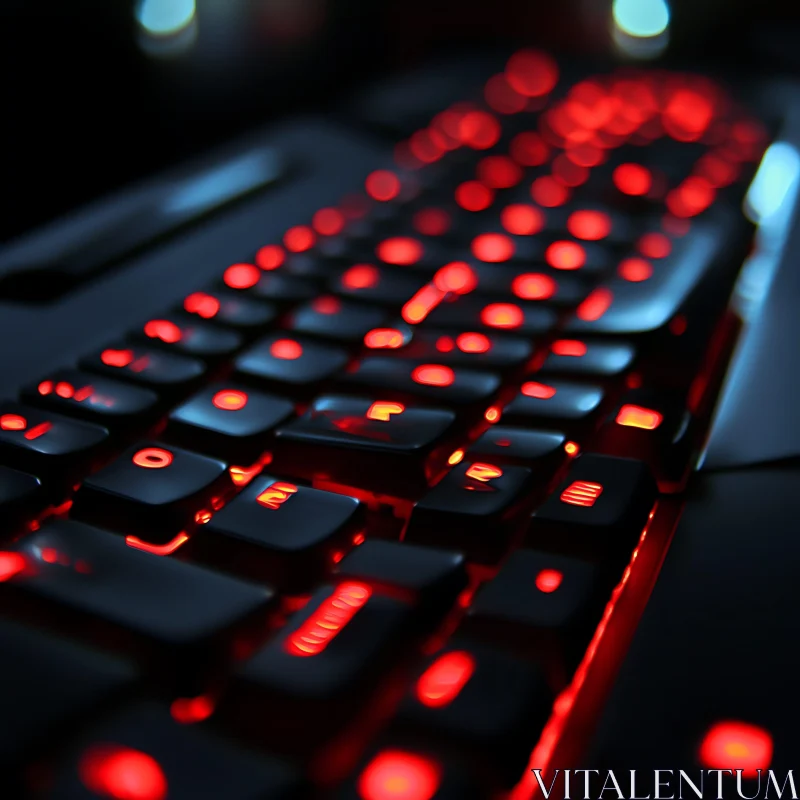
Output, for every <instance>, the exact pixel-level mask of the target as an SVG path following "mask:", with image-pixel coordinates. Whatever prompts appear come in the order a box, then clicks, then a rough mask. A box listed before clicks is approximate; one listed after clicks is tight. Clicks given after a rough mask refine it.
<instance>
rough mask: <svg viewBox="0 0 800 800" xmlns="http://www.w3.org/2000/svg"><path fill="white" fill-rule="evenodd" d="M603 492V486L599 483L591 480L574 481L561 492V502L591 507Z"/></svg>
mask: <svg viewBox="0 0 800 800" xmlns="http://www.w3.org/2000/svg"><path fill="white" fill-rule="evenodd" d="M602 493H603V487H602V486H601V485H600V484H599V483H590V482H589V481H573V482H572V483H571V484H570V485H569V486H567V488H566V489H564V491H563V492H561V502H562V503H567V504H568V505H571V506H583V507H584V508H591V506H593V505H594V504H595V503H596V502H597V498H598V497H600V495H601V494H602Z"/></svg>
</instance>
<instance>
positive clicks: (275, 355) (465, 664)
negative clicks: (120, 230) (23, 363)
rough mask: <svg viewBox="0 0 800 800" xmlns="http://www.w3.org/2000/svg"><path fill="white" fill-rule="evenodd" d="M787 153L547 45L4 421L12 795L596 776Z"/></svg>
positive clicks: (376, 798)
mask: <svg viewBox="0 0 800 800" xmlns="http://www.w3.org/2000/svg"><path fill="white" fill-rule="evenodd" d="M767 143H768V134H767V131H766V129H765V128H764V127H763V126H762V125H761V124H760V123H759V122H758V121H756V120H754V119H753V118H751V117H750V116H749V115H748V113H747V112H746V111H745V110H744V109H743V108H742V107H740V106H739V105H738V104H737V102H736V100H735V99H734V98H732V97H731V96H730V95H729V94H728V93H727V92H726V91H725V90H724V89H723V88H722V87H721V86H720V85H718V84H717V83H715V82H712V81H711V80H709V79H707V78H705V77H702V76H697V75H688V74H678V73H668V72H657V71H640V70H637V69H620V70H618V71H616V72H611V73H609V74H603V75H598V76H594V77H591V78H588V79H585V80H581V81H580V82H577V83H573V84H571V85H570V84H569V83H565V81H564V80H559V71H558V67H557V65H556V63H555V62H554V61H553V60H552V59H551V58H550V57H549V56H547V55H546V54H543V53H540V52H534V51H529V50H526V51H521V52H519V53H517V54H515V55H514V56H512V57H511V59H510V60H509V61H508V63H507V65H506V67H505V70H504V71H503V72H501V73H499V74H497V75H495V76H493V77H491V78H490V80H489V81H488V82H487V83H486V85H485V88H484V90H483V93H482V97H481V98H477V99H473V100H470V101H465V102H459V103H455V104H453V105H450V106H449V107H447V108H444V109H442V110H441V111H440V113H438V114H436V116H434V117H433V119H431V120H430V123H429V124H428V125H427V126H426V127H425V128H423V129H421V130H417V131H416V132H413V134H412V135H410V136H409V137H407V138H406V139H404V140H403V141H401V142H400V143H399V144H398V145H397V146H396V148H395V151H394V159H395V160H394V163H393V164H387V165H385V166H384V168H381V169H377V170H374V171H372V172H371V173H370V174H369V175H367V176H366V178H365V180H364V183H363V187H362V189H361V190H357V187H356V186H355V185H353V186H349V187H347V186H343V187H342V194H343V197H342V200H341V202H340V203H338V204H335V205H333V204H332V205H328V206H326V207H324V208H317V209H315V208H312V207H309V208H307V209H306V212H307V213H306V216H305V217H304V218H298V219H297V220H296V224H294V225H292V226H290V227H289V228H288V229H287V230H286V231H285V232H284V234H283V236H282V238H277V239H274V240H271V241H264V242H263V243H262V245H261V246H260V248H259V249H257V250H256V251H254V252H250V253H249V254H242V253H239V252H237V249H238V248H237V246H236V245H235V243H232V246H231V248H230V253H231V255H230V259H229V260H228V261H227V262H225V263H220V264H219V265H218V266H219V270H218V277H217V278H216V279H215V280H213V281H211V282H209V283H207V284H205V285H187V286H186V287H185V294H184V296H183V299H182V300H181V301H180V302H178V303H176V304H173V303H167V304H166V305H164V307H163V308H162V309H161V310H160V311H159V312H158V313H156V314H151V315H147V316H145V315H143V316H142V318H141V320H140V321H139V323H138V324H137V325H136V326H135V327H132V328H131V329H130V330H129V331H128V333H127V335H120V336H116V335H113V336H108V335H106V334H105V333H103V332H102V331H98V332H97V335H96V341H95V346H94V347H93V348H92V349H87V350H86V352H84V353H83V354H82V356H81V357H79V358H77V359H75V361H74V362H73V363H69V362H66V363H62V364H59V365H57V366H56V367H55V368H53V369H50V370H48V371H45V372H43V373H42V374H41V375H39V376H38V377H37V378H36V379H35V380H32V381H31V382H30V383H29V384H28V385H26V386H23V387H22V389H21V391H20V393H19V396H18V398H17V399H8V400H5V401H3V402H2V403H1V404H0V464H1V465H2V466H0V534H2V550H1V551H0V615H1V617H2V618H1V619H0V653H2V655H1V656H0V719H2V724H1V725H0V765H2V766H3V773H2V774H3V777H2V780H3V782H4V783H5V784H6V785H7V786H10V788H9V790H8V791H9V792H10V794H8V795H7V796H9V797H17V796H19V797H28V796H30V797H35V798H39V797H42V798H45V797H46V798H58V799H59V800H73V799H74V800H77V798H98V797H99V798H117V800H167V799H168V800H184V798H185V799H186V800H200V798H209V800H220V799H221V798H225V800H240V799H241V800H244V798H256V797H258V798H269V799H270V800H273V799H274V800H289V798H301V797H303V798H304V797H309V798H322V797H337V798H353V799H354V800H431V798H441V800H451V799H452V800H464V798H476V800H477V799H478V798H490V797H492V798H498V797H509V798H511V800H526V798H528V797H531V796H532V795H533V791H534V789H535V786H536V784H535V781H534V779H533V776H532V773H531V772H530V769H531V768H538V769H545V768H547V767H548V766H553V765H561V766H564V765H569V763H570V760H571V759H572V760H573V763H574V759H575V758H576V757H577V754H578V753H579V752H580V747H581V745H582V744H583V741H582V739H583V737H584V736H585V733H584V731H585V730H586V728H587V727H588V726H590V725H591V721H592V720H593V719H594V718H596V716H597V714H598V712H599V710H600V709H601V708H602V701H603V698H604V696H605V694H606V692H607V690H608V687H609V685H610V682H611V680H612V679H613V676H614V673H615V670H616V667H617V666H618V664H619V661H620V659H621V658H622V656H623V655H624V652H625V648H626V645H627V643H628V642H629V641H630V638H631V636H632V633H633V630H634V628H635V623H636V620H637V618H638V616H639V615H640V613H641V611H642V608H643V607H644V604H645V602H646V599H647V595H648V593H649V590H650V588H651V587H652V583H653V581H654V580H655V576H656V574H657V571H658V568H659V565H660V563H661V560H662V558H663V555H664V552H665V549H666V547H667V545H668V542H669V538H670V535H671V532H672V530H673V528H674V525H675V523H676V520H677V516H678V514H679V509H680V499H679V498H680V496H681V493H682V492H683V491H684V489H685V487H686V484H687V479H688V476H689V474H690V473H691V470H692V468H693V466H694V465H695V463H696V460H697V456H698V454H699V452H700V451H701V449H702V446H703V442H704V437H705V434H706V431H707V427H708V421H709V417H710V414H711V411H712V409H713V403H714V400H715V398H716V394H717V392H718V389H719V385H720V381H721V379H722V375H723V374H724V370H725V367H726V364H727V360H728V357H729V355H730V353H731V350H732V347H733V344H734V341H735V337H736V332H737V331H736V322H735V319H734V318H733V316H732V315H731V314H730V313H729V312H728V311H727V310H726V309H727V304H728V298H729V296H730V293H731V289H732V287H733V284H734V281H735V279H736V277H737V272H738V270H739V267H740V266H741V264H742V261H743V259H744V258H745V256H746V255H747V253H748V249H749V247H750V245H751V240H752V232H753V229H752V226H751V225H750V223H749V222H748V221H747V220H746V219H745V217H744V216H743V214H742V211H741V206H742V200H743V197H744V194H745V190H746V188H747V186H748V184H749V182H750V180H751V179H752V176H753V174H754V173H755V169H756V167H757V165H758V162H759V160H760V159H761V156H762V154H763V152H764V150H765V148H766V146H767ZM362 177H363V176H362ZM158 291H159V287H158V285H154V286H152V292H153V293H158ZM665 766H670V767H671V766H684V765H673V764H669V765H665ZM0 794H2V792H0ZM3 796H6V795H3Z"/></svg>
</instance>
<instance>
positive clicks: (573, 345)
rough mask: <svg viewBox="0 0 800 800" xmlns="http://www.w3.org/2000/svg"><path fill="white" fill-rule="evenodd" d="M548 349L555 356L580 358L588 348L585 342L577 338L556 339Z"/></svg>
mask: <svg viewBox="0 0 800 800" xmlns="http://www.w3.org/2000/svg"><path fill="white" fill-rule="evenodd" d="M550 350H551V351H552V352H553V353H555V355H557V356H574V357H576V358H580V357H582V356H585V355H586V352H587V350H588V348H587V347H586V343H585V342H581V341H579V340H578V339H558V340H556V341H555V342H553V344H552V345H550Z"/></svg>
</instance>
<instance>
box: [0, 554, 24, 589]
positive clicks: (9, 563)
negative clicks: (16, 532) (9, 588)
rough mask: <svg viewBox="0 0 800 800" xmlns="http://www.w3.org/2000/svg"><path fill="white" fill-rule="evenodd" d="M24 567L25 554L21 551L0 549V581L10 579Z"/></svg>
mask: <svg viewBox="0 0 800 800" xmlns="http://www.w3.org/2000/svg"><path fill="white" fill-rule="evenodd" d="M24 569H25V556H23V555H22V553H10V552H8V551H6V552H2V551H0V583H2V582H3V581H8V580H11V578H13V577H14V576H15V575H18V574H19V573H20V572H22V571H23V570H24Z"/></svg>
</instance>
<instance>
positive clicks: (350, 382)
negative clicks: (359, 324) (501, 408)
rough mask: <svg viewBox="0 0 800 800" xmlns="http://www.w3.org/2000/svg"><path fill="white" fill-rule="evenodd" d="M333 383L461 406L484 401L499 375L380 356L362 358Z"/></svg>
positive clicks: (348, 388) (390, 397) (394, 396)
mask: <svg viewBox="0 0 800 800" xmlns="http://www.w3.org/2000/svg"><path fill="white" fill-rule="evenodd" d="M337 383H338V385H339V386H341V387H342V388H343V390H344V391H352V390H353V389H354V388H355V387H359V388H363V389H364V390H365V391H368V392H370V393H371V394H380V395H381V396H382V397H386V398H387V399H388V400H393V399H397V400H401V401H403V400H413V399H414V398H415V397H419V398H424V399H425V400H431V401H433V402H436V403H441V404H442V405H451V406H461V407H463V406H474V405H475V404H478V405H482V406H483V405H486V404H487V403H489V402H490V400H491V398H492V397H493V395H494V394H495V392H496V391H497V390H498V389H499V388H500V378H499V377H498V376H497V375H495V374H494V373H492V372H483V371H478V370H472V369H467V368H465V367H456V368H455V369H454V368H453V367H448V366H447V365H446V364H439V363H435V362H434V363H430V364H417V363H415V362H413V361H406V360H405V359H399V358H384V357H380V356H368V357H366V358H362V359H361V360H360V361H359V362H358V364H357V366H356V367H355V368H353V369H351V370H348V371H347V372H345V373H343V374H342V375H341V376H340V377H339V379H338V381H337Z"/></svg>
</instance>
